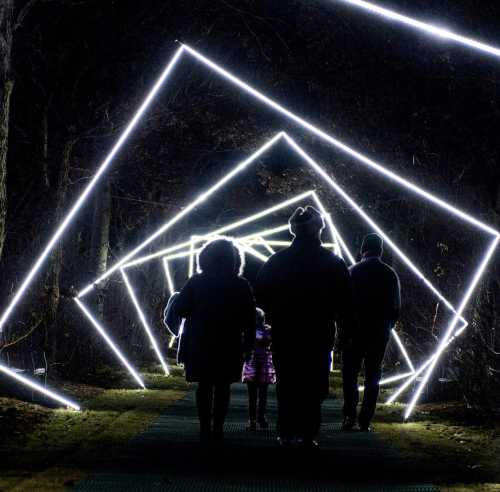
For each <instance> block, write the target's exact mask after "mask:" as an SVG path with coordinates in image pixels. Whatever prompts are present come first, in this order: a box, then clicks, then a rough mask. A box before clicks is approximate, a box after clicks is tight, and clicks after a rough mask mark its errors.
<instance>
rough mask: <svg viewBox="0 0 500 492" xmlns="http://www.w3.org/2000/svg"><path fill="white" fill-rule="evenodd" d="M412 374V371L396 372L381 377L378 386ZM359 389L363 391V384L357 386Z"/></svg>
mask: <svg viewBox="0 0 500 492" xmlns="http://www.w3.org/2000/svg"><path fill="white" fill-rule="evenodd" d="M411 375H413V372H405V373H403V374H398V375H396V376H390V377H388V378H383V379H381V380H380V382H379V386H385V385H386V384H390V383H395V382H396V381H401V379H405V378H407V377H410V376H411ZM358 390H359V391H364V390H365V387H364V386H358Z"/></svg>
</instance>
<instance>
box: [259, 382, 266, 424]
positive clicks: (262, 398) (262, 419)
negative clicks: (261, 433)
mask: <svg viewBox="0 0 500 492" xmlns="http://www.w3.org/2000/svg"><path fill="white" fill-rule="evenodd" d="M267 387H268V385H267V384H261V385H260V386H259V413H258V417H257V420H258V422H259V425H260V426H261V427H262V428H263V429H267V427H268V423H267V420H266V406H267Z"/></svg>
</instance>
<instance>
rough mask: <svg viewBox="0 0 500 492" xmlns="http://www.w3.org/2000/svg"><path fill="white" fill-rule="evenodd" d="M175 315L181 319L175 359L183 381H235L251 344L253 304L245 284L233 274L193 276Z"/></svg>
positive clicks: (176, 304)
mask: <svg viewBox="0 0 500 492" xmlns="http://www.w3.org/2000/svg"><path fill="white" fill-rule="evenodd" d="M175 309H176V313H177V314H178V315H179V316H181V317H182V318H185V319H186V322H185V324H184V328H183V332H182V335H181V339H180V343H179V354H178V358H179V362H182V363H183V364H184V368H185V371H186V379H187V380H188V381H191V382H195V381H201V380H202V381H211V382H225V383H232V382H236V381H239V380H240V379H241V371H242V367H243V359H244V353H249V352H250V351H251V349H252V348H253V342H254V340H255V302H254V298H253V295H252V291H251V288H250V285H249V284H248V282H247V281H246V280H245V279H244V278H242V277H238V276H237V275H236V274H231V275H228V274H226V275H213V274H212V275H211V274H207V273H201V274H197V275H194V276H193V277H191V278H190V279H189V281H188V282H187V284H186V285H185V287H184V288H183V289H182V291H181V293H180V294H179V297H178V299H176V302H175Z"/></svg>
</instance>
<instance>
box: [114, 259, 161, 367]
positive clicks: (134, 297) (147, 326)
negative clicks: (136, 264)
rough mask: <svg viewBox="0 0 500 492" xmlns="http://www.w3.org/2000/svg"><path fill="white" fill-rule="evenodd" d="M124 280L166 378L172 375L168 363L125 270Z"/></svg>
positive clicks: (123, 271) (123, 272)
mask: <svg viewBox="0 0 500 492" xmlns="http://www.w3.org/2000/svg"><path fill="white" fill-rule="evenodd" d="M120 271H121V274H122V277H123V280H124V281H125V285H126V286H127V290H128V293H129V295H130V298H131V299H132V303H133V304H134V306H135V309H136V310H137V314H138V315H139V319H140V321H141V323H142V326H143V327H144V330H145V332H146V334H147V335H148V338H149V341H150V342H151V345H152V346H153V350H154V351H155V353H156V356H157V357H158V360H159V361H160V364H161V367H162V368H163V372H164V373H165V376H169V375H170V371H169V369H168V366H167V363H166V362H165V359H164V358H163V355H162V353H161V350H160V347H159V346H158V343H157V341H156V338H155V337H154V335H153V332H152V331H151V328H150V327H149V324H148V322H147V320H146V317H145V316H144V313H143V312H142V309H141V306H140V305H139V301H138V300H137V297H136V295H135V292H134V289H133V288H132V284H131V283H130V279H129V278H128V275H127V274H126V273H125V270H124V269H123V268H121V269H120Z"/></svg>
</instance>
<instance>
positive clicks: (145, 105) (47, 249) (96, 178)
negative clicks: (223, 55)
mask: <svg viewBox="0 0 500 492" xmlns="http://www.w3.org/2000/svg"><path fill="white" fill-rule="evenodd" d="M183 51H184V49H183V48H182V47H181V48H180V49H178V50H177V52H176V53H175V55H174V57H173V58H172V60H171V61H170V63H169V64H168V65H167V67H166V68H165V70H164V71H163V73H162V74H161V76H160V78H159V79H158V80H157V81H156V83H155V85H154V86H153V88H152V89H151V91H150V92H149V94H148V95H147V97H146V99H145V100H144V102H143V103H142V104H141V106H140V108H139V109H138V110H137V112H136V114H135V116H134V117H133V118H132V120H131V121H130V123H129V124H128V125H127V128H126V129H125V131H124V132H123V133H122V135H121V136H120V138H119V139H118V141H117V142H116V144H115V145H114V147H113V148H112V149H111V152H110V153H109V155H108V156H107V157H106V159H105V160H104V162H103V163H102V164H101V165H100V167H99V169H98V170H97V172H96V173H95V175H94V177H93V178H92V179H91V181H90V183H89V184H88V185H87V187H86V188H85V189H84V191H83V192H82V194H81V195H80V197H79V198H78V200H77V201H76V202H75V204H74V205H73V207H72V208H71V210H70V211H69V212H68V215H66V217H65V219H64V220H63V221H62V222H61V224H60V225H59V227H58V228H57V230H56V232H55V233H54V235H53V236H52V238H51V240H50V241H49V242H48V244H47V245H46V246H45V248H44V250H43V251H42V254H41V255H40V256H39V257H38V259H37V260H36V262H35V264H34V265H33V266H32V267H31V270H30V271H29V273H28V275H27V276H26V278H25V279H24V280H23V282H22V284H21V285H20V287H19V288H18V289H17V292H16V294H15V295H14V297H13V298H12V300H11V302H10V304H9V305H8V306H7V308H6V309H5V311H4V312H3V314H2V317H1V318H0V332H2V331H3V326H4V325H5V323H6V321H7V319H8V318H9V316H10V314H11V313H12V311H13V309H14V307H15V306H16V304H17V303H18V302H19V300H20V299H21V297H22V296H23V294H24V293H25V291H26V289H27V288H28V287H29V285H30V284H31V282H32V281H33V278H34V277H35V275H36V274H37V272H38V270H40V267H41V266H42V264H43V263H44V261H45V260H46V259H47V257H48V256H49V254H50V252H51V251H52V249H53V247H54V246H55V245H56V244H57V242H58V241H59V239H60V238H61V236H62V235H63V233H64V231H65V230H66V228H67V227H68V225H69V224H70V222H71V221H72V220H73V217H74V216H75V215H76V213H77V212H78V210H80V208H81V206H82V205H83V203H84V202H85V200H86V199H87V197H88V196H89V194H90V192H91V191H92V190H93V189H94V187H95V185H96V184H97V181H99V179H100V178H101V176H102V175H103V173H104V172H105V171H106V169H107V168H108V166H109V164H110V163H111V161H112V160H113V158H114V157H115V155H116V154H117V153H118V151H119V150H120V148H121V147H122V146H123V144H124V143H125V141H126V140H127V138H128V136H129V135H130V133H131V132H132V130H133V129H134V128H135V127H136V125H137V123H138V122H139V120H140V119H141V117H142V115H143V114H144V113H145V112H146V110H147V109H148V107H149V105H150V104H151V102H152V101H153V99H154V97H155V96H156V94H157V92H158V91H159V90H160V87H161V86H162V85H163V83H164V82H165V80H166V78H167V77H168V75H169V74H170V73H171V71H172V70H173V68H174V66H175V64H176V63H177V61H178V60H179V58H180V56H181V54H182V53H183Z"/></svg>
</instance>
